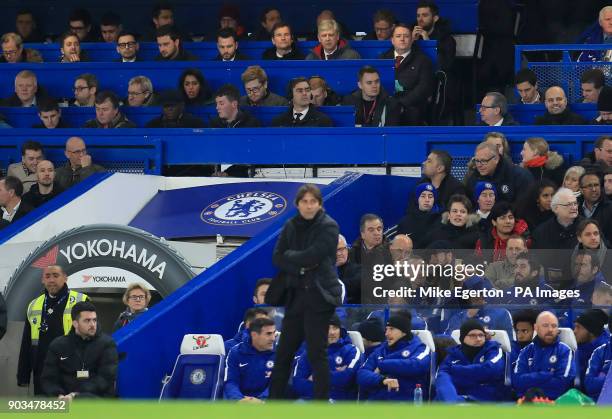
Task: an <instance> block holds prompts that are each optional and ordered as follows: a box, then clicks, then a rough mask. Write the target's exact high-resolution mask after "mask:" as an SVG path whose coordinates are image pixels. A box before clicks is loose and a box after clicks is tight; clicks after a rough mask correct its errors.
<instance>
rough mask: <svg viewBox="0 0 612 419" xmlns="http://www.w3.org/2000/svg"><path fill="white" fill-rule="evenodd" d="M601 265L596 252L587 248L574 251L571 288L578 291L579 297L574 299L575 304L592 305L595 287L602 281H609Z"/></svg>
mask: <svg viewBox="0 0 612 419" xmlns="http://www.w3.org/2000/svg"><path fill="white" fill-rule="evenodd" d="M600 266H601V263H600V261H599V258H598V257H597V254H596V253H594V252H592V251H590V250H587V249H581V250H578V251H577V252H574V254H573V255H572V279H573V282H572V286H571V288H572V289H573V290H575V291H578V297H577V298H575V299H574V300H573V302H572V303H573V305H577V306H591V305H592V298H593V292H594V291H595V288H597V287H598V286H599V284H600V283H602V282H605V283H607V282H606V278H605V277H604V275H603V273H602V271H601V268H600Z"/></svg>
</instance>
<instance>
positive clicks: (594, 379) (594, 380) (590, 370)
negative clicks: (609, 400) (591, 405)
mask: <svg viewBox="0 0 612 419" xmlns="http://www.w3.org/2000/svg"><path fill="white" fill-rule="evenodd" d="M608 329H609V330H612V315H610V317H609V319H608ZM610 364H612V337H610V338H609V339H608V341H607V342H606V343H604V344H603V345H601V346H599V347H597V348H596V349H595V350H594V351H593V354H592V355H591V358H590V359H589V363H588V367H587V370H586V374H585V377H584V389H585V391H586V393H587V394H588V395H589V396H590V397H592V398H593V399H594V400H597V399H598V398H599V393H601V388H602V387H603V385H604V382H605V381H606V377H607V376H608V371H610Z"/></svg>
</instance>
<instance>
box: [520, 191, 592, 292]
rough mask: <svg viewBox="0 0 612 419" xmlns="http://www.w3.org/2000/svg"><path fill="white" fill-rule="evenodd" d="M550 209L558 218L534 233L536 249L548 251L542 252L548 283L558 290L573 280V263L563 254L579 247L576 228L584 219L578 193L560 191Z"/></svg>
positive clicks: (541, 258)
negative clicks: (560, 285)
mask: <svg viewBox="0 0 612 419" xmlns="http://www.w3.org/2000/svg"><path fill="white" fill-rule="evenodd" d="M550 207H551V209H552V212H553V213H554V214H555V216H554V217H552V218H550V219H549V220H548V221H545V222H543V223H542V224H540V225H539V226H538V227H537V228H536V229H535V230H534V231H533V233H532V238H533V249H538V250H546V252H540V254H542V256H541V257H540V261H541V262H542V265H543V266H544V275H545V279H546V281H547V282H548V283H549V284H550V285H552V286H557V285H559V284H560V283H561V282H563V281H567V280H569V279H570V278H567V274H568V271H569V263H568V262H569V261H568V260H566V258H564V257H563V256H562V255H563V253H561V252H560V251H559V250H562V249H573V248H574V247H576V244H578V240H577V239H576V226H577V225H578V222H579V221H580V217H579V216H578V201H577V200H576V197H575V196H574V193H573V192H572V191H571V190H569V189H567V188H559V189H558V190H557V192H555V194H554V195H553V197H552V202H551V204H550ZM553 250H555V251H553ZM568 255H569V253H568Z"/></svg>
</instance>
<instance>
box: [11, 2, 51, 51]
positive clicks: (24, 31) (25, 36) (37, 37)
mask: <svg viewBox="0 0 612 419" xmlns="http://www.w3.org/2000/svg"><path fill="white" fill-rule="evenodd" d="M15 33H17V34H18V35H19V36H21V39H22V40H23V43H25V44H29V43H32V42H44V41H45V39H44V38H43V36H42V35H41V34H40V31H39V30H38V27H37V24H36V19H35V18H34V14H33V13H32V11H31V10H29V9H21V10H19V11H17V16H15Z"/></svg>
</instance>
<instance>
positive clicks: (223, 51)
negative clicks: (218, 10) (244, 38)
mask: <svg viewBox="0 0 612 419" xmlns="http://www.w3.org/2000/svg"><path fill="white" fill-rule="evenodd" d="M238 38H239V36H238V35H237V34H236V31H234V30H233V29H231V28H223V29H220V30H219V32H217V50H218V51H219V54H217V56H216V57H215V61H245V60H250V59H251V58H250V57H249V56H247V55H245V54H243V53H242V52H241V51H238Z"/></svg>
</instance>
